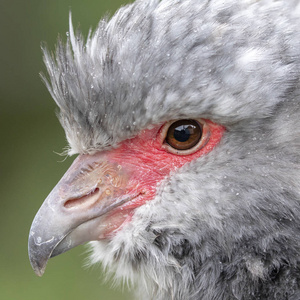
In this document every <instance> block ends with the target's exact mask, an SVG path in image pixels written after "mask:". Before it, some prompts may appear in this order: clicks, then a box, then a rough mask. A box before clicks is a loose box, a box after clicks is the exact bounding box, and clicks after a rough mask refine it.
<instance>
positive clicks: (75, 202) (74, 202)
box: [64, 188, 100, 209]
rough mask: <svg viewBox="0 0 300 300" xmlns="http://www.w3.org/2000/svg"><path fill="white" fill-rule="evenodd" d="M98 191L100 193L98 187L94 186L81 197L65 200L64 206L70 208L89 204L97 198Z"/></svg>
mask: <svg viewBox="0 0 300 300" xmlns="http://www.w3.org/2000/svg"><path fill="white" fill-rule="evenodd" d="M99 193H100V191H99V188H95V189H94V190H93V191H91V192H90V193H88V194H86V195H84V196H82V197H78V198H73V199H69V200H67V201H66V202H65V204H64V207H65V208H68V209H71V208H76V207H80V208H82V207H86V206H91V205H92V204H94V203H95V202H96V201H97V200H98V198H99Z"/></svg>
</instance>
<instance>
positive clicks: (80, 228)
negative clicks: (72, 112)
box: [29, 119, 224, 275]
mask: <svg viewBox="0 0 300 300" xmlns="http://www.w3.org/2000/svg"><path fill="white" fill-rule="evenodd" d="M223 132H224V127H223V126H220V125H217V124H215V123H213V122H211V121H209V120H203V119H200V120H177V121H174V120H173V121H170V122H167V123H165V124H163V125H159V126H155V127H154V128H151V129H146V130H143V131H142V132H141V133H140V134H138V135H137V136H136V137H135V138H132V139H128V140H125V141H123V142H122V143H121V144H120V145H119V146H118V147H117V148H116V149H112V150H110V151H102V152H97V153H95V154H93V155H88V154H86V155H80V156H78V157H77V158H76V159H75V161H74V162H73V164H72V166H71V167H70V169H69V170H68V171H67V172H66V174H65V175H64V176H63V178H62V179H61V181H60V182H59V183H58V184H57V186H56V187H55V188H54V189H53V191H52V192H51V193H50V195H49V196H48V198H47V199H46V201H45V203H44V204H43V206H42V207H41V209H40V211H39V212H38V214H37V216H36V218H35V220H34V222H33V225H32V228H31V231H30V240H29V245H30V248H31V252H30V259H31V263H32V265H33V267H34V269H35V271H36V273H37V274H39V275H41V274H42V273H43V272H44V269H45V267H46V263H47V260H48V259H49V258H50V257H51V256H55V255H58V254H60V253H63V252H65V251H67V250H68V249H70V248H73V247H75V246H77V245H79V244H82V243H84V242H87V241H99V240H106V239H108V240H109V239H113V238H114V236H115V235H116V233H117V232H118V231H120V230H122V227H123V226H124V225H125V224H126V223H128V222H130V221H131V219H132V218H133V216H134V212H135V209H137V208H138V207H140V206H142V205H144V204H145V203H146V202H147V201H151V200H153V199H154V198H155V197H156V195H157V190H158V189H159V187H160V185H161V184H162V182H163V181H164V180H166V179H167V178H168V177H169V175H170V173H171V172H174V171H176V169H178V168H181V167H182V166H183V165H185V164H186V163H189V162H191V161H193V160H195V159H197V158H199V157H201V156H203V155H206V154H207V153H209V152H210V151H211V150H212V149H213V148H214V147H215V146H216V145H217V144H218V143H219V141H220V140H221V137H222V135H223ZM53 211H54V212H55V215H54V216H53ZM45 219H46V220H48V222H47V223H45V226H41V224H40V223H41V221H40V220H45ZM45 242H46V243H45Z"/></svg>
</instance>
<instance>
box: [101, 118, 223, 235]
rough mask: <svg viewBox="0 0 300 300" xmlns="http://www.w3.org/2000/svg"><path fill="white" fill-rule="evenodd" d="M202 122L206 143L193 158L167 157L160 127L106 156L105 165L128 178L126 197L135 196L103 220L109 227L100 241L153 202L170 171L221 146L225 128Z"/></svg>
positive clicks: (147, 131)
mask: <svg viewBox="0 0 300 300" xmlns="http://www.w3.org/2000/svg"><path fill="white" fill-rule="evenodd" d="M205 121H206V124H207V127H208V128H207V129H206V130H207V132H205V134H206V135H207V141H206V143H205V145H204V146H203V147H202V148H201V149H199V150H198V151H196V152H194V153H192V154H189V155H176V154H173V153H169V152H168V151H167V150H166V148H165V147H164V145H163V143H164V137H163V136H161V128H162V127H163V126H157V127H155V128H153V129H148V130H144V131H142V132H141V134H139V135H138V136H136V137H135V138H133V139H129V140H126V141H124V142H122V143H121V144H120V146H119V147H118V148H117V149H115V150H111V151H109V152H108V153H107V154H106V155H107V159H108V161H110V162H111V163H114V162H115V163H116V164H118V165H119V166H121V168H124V169H125V170H126V173H127V174H130V175H129V178H130V179H129V181H128V183H127V186H126V192H125V193H126V194H131V195H137V196H136V197H135V198H133V199H132V200H130V201H128V202H126V203H124V204H123V205H121V206H118V207H117V208H115V209H113V210H112V211H110V212H109V213H108V214H107V216H106V218H105V219H106V221H107V222H108V223H109V224H110V226H107V228H106V230H105V232H103V235H101V237H102V238H108V237H110V236H111V235H114V234H115V233H116V231H117V230H119V229H120V228H121V227H122V225H124V224H125V223H127V222H129V221H130V220H131V217H132V215H133V211H134V209H135V208H137V207H139V206H141V205H143V204H144V203H145V202H146V201H149V200H151V199H153V198H154V197H155V194H156V189H157V186H158V185H159V183H160V182H162V180H163V179H164V178H165V177H166V176H168V175H169V174H170V172H171V171H174V170H176V169H177V168H180V167H182V166H183V165H184V164H186V163H188V162H191V161H192V160H194V159H197V158H198V157H200V156H203V155H206V154H208V153H209V152H210V151H211V150H212V149H213V148H214V147H215V146H216V145H217V144H218V143H219V142H220V140H221V138H222V135H223V133H224V130H225V128H224V127H223V126H220V125H217V124H215V123H213V122H211V121H209V120H205ZM112 224H113V225H112Z"/></svg>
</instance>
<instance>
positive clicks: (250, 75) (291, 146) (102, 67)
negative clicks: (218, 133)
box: [44, 0, 300, 300]
mask: <svg viewBox="0 0 300 300" xmlns="http://www.w3.org/2000/svg"><path fill="white" fill-rule="evenodd" d="M299 26H300V2H299V1H298V0H297V1H288V3H287V2H286V1H275V0H274V1H272V0H261V1H250V0H241V1H233V0H231V1H230V0H229V1H223V0H222V1H221V0H211V1H208V0H207V1H206V0H205V1H203V0H201V1H200V0H186V1H171V0H162V1H158V0H140V1H136V2H135V3H133V4H130V5H127V6H125V7H123V8H121V9H120V10H119V11H118V12H117V13H116V14H115V15H114V16H113V17H112V18H111V19H110V20H102V21H101V22H100V23H99V25H98V27H97V29H96V30H95V31H94V32H93V33H90V34H89V37H88V38H87V41H85V40H84V38H83V37H82V36H81V34H80V33H79V32H77V33H76V34H74V33H73V28H72V24H70V36H69V39H68V41H67V43H66V45H64V44H63V42H62V41H59V43H58V46H57V49H56V53H55V55H51V54H49V53H48V51H47V50H46V49H44V54H45V56H44V58H45V63H46V66H47V70H48V73H49V79H45V81H46V83H47V86H48V89H49V91H50V93H51V95H52V97H53V98H54V99H55V101H56V103H57V105H58V106H59V108H60V120H61V123H62V125H63V127H64V129H65V131H66V136H67V139H68V142H69V149H70V150H69V153H70V154H74V153H80V154H82V153H94V152H96V151H102V150H104V149H110V148H112V147H117V145H118V143H120V142H122V141H124V140H125V139H128V138H131V137H133V136H135V135H136V134H137V133H139V132H141V131H142V130H144V129H146V128H149V127H151V126H152V125H157V124H161V123H163V122H166V121H169V120H176V119H185V118H187V119H192V118H207V119H210V120H212V121H214V122H216V123H219V124H222V125H223V126H225V127H226V129H227V131H226V133H225V134H224V136H223V139H222V141H221V142H220V144H219V145H218V146H217V147H216V148H215V149H214V150H213V151H212V152H210V153H209V154H208V155H205V156H203V157H200V158H199V159H197V160H195V161H193V162H191V163H189V164H186V165H185V166H184V167H182V168H180V169H178V170H176V171H175V172H173V173H172V174H171V175H170V176H168V177H167V178H165V180H164V182H162V183H161V184H160V185H159V187H158V191H157V194H156V196H155V199H153V200H152V201H149V202H147V203H146V204H145V205H143V206H141V207H139V208H138V209H137V210H136V212H135V214H134V216H133V219H132V221H131V222H130V223H128V224H126V225H125V226H124V227H123V228H122V230H120V231H119V232H118V233H117V234H116V236H115V237H113V238H112V239H111V240H104V241H97V242H92V243H91V246H92V256H91V261H92V262H93V263H96V262H99V261H101V262H102V263H103V264H104V266H105V267H107V269H109V270H111V271H114V272H115V273H116V276H117V277H123V278H125V279H126V280H129V281H132V282H133V284H134V285H136V286H137V294H138V295H142V296H137V298H138V299H143V300H146V299H156V300H166V299H176V300H179V299H182V300H187V299H188V300H196V299H202V300H213V299H216V300H219V299H224V300H229V299H230V300H231V299H243V300H250V299H253V300H254V299H278V300H283V299H289V300H298V299H300V289H299V280H300V269H299V262H300V260H299V253H300V239H299V233H300V169H299V149H300V119H299V99H300V95H299V92H300V84H299V75H300V50H299V49H300V31H299ZM139 293H140V294H139Z"/></svg>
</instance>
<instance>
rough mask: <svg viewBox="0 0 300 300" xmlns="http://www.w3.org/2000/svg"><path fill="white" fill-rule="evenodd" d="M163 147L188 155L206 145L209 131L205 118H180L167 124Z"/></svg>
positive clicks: (172, 151)
mask: <svg viewBox="0 0 300 300" xmlns="http://www.w3.org/2000/svg"><path fill="white" fill-rule="evenodd" d="M164 127H165V128H163V134H164V135H165V139H164V144H163V148H165V149H166V150H167V151H169V152H171V153H174V154H177V155H187V154H191V153H194V152H196V151H197V150H199V149H201V148H202V147H204V145H205V144H206V142H207V141H208V138H207V137H208V136H209V131H208V129H207V126H206V123H205V121H204V120H188V119H184V120H178V121H172V122H169V123H167V124H165V126H164Z"/></svg>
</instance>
